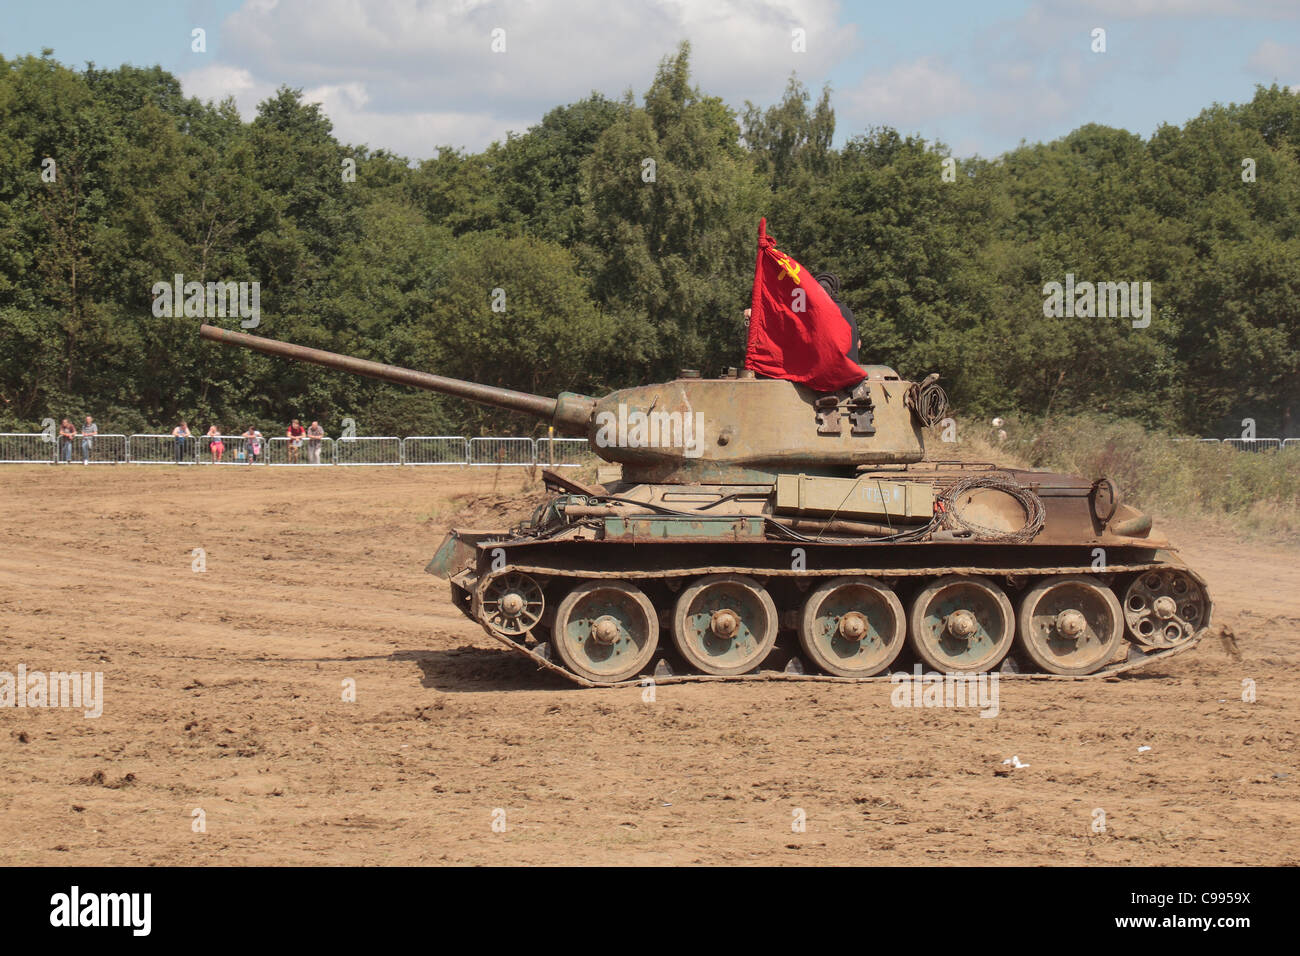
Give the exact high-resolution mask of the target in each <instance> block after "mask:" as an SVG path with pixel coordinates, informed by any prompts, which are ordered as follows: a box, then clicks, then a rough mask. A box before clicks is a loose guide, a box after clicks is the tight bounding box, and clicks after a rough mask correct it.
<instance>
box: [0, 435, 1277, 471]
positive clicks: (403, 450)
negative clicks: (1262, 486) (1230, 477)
mask: <svg viewBox="0 0 1300 956" xmlns="http://www.w3.org/2000/svg"><path fill="white" fill-rule="evenodd" d="M215 438H220V439H221V443H222V450H221V458H220V460H216V457H215V455H214V454H213V451H212V444H213V441H214V440H215ZM1272 440H1273V441H1276V439H1272ZM83 441H85V439H82V438H81V437H80V436H78V437H77V438H74V439H72V442H71V445H70V446H69V448H68V457H67V460H70V461H72V462H79V461H82V460H83V458H84V456H83V449H82V442H83ZM1289 441H1295V442H1296V443H1297V444H1300V439H1289ZM89 442H90V445H89V449H88V450H89V463H90V464H109V463H117V462H124V463H125V462H131V463H134V464H140V465H194V464H205V465H211V464H221V465H256V464H266V465H282V466H284V465H294V466H303V467H306V466H314V465H483V466H492V465H496V466H503V467H512V466H523V467H528V466H530V465H538V464H539V465H544V466H553V467H556V468H573V467H577V466H579V465H584V464H588V463H590V462H593V461H595V460H596V456H595V455H594V454H593V453H592V451H591V447H590V445H589V444H588V442H587V439H585V438H539V439H537V440H536V441H534V440H533V439H531V438H506V437H489V438H464V437H462V436H459V435H416V436H412V437H410V438H395V437H362V438H339V439H333V438H323V439H321V440H320V445H319V449H320V450H319V453H317V451H316V448H315V447H314V446H313V444H312V442H311V440H310V439H307V438H304V439H303V440H302V443H301V445H299V446H298V447H297V448H294V447H292V445H291V443H290V439H288V438H281V437H279V436H277V437H274V438H269V439H263V440H262V443H261V446H260V450H259V452H258V453H257V454H254V453H253V448H252V442H251V440H249V439H246V438H244V436H243V435H220V436H211V437H210V436H208V435H192V436H190V437H189V438H183V439H181V440H180V442H181V443H180V447H179V449H178V447H177V440H176V438H175V437H173V436H172V435H130V436H127V435H98V436H96V437H94V438H92V439H89ZM64 446H65V443H64V442H63V440H62V439H61V438H58V437H57V436H56V437H55V438H54V440H52V441H51V440H50V437H49V436H48V435H46V434H45V433H42V432H4V433H0V464H53V463H54V462H56V461H58V460H61V459H64V454H63V451H64Z"/></svg>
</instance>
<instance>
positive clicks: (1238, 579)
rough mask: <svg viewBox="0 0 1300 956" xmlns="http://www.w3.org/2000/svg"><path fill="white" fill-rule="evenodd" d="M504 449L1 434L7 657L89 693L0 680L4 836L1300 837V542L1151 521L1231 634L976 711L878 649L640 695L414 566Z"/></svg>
mask: <svg viewBox="0 0 1300 956" xmlns="http://www.w3.org/2000/svg"><path fill="white" fill-rule="evenodd" d="M525 480H526V479H523V478H521V476H520V473H519V472H518V471H513V472H511V471H507V472H504V473H496V472H495V471H494V470H490V469H454V470H453V469H448V470H443V469H432V468H430V469H407V468H403V469H384V468H330V469H323V470H321V471H303V470H290V469H265V468H259V469H246V468H245V469H241V468H238V467H228V468H211V467H202V468H188V469H177V468H173V467H170V466H160V467H154V468H150V467H147V466H100V467H94V466H92V467H89V468H86V467H81V466H76V465H74V466H71V467H59V468H50V467H26V466H0V507H2V508H3V513H4V514H5V516H6V518H5V520H4V522H3V523H2V524H0V671H9V672H16V670H17V667H18V665H19V664H20V663H22V664H25V665H26V667H27V669H28V671H29V672H33V671H38V670H44V671H66V670H73V669H76V670H82V671H102V672H103V675H104V697H105V703H104V710H103V715H102V716H101V717H99V718H97V719H88V718H86V717H84V716H83V714H82V712H81V711H79V710H70V709H51V708H46V709H34V708H25V709H17V708H0V760H2V761H3V766H4V768H5V773H4V777H3V779H2V780H0V862H3V863H6V864H68V865H72V864H92V865H99V864H183V865H192V864H325V863H329V864H423V863H435V864H436V863H469V864H476V863H489V864H532V865H536V864H559V863H597V864H669V863H674V864H689V863H709V864H719V863H764V864H772V863H778V864H779V863H794V864H917V863H921V864H990V863H992V864H1001V863H1009V864H1010V863H1014V864H1049V865H1050V864H1078V863H1111V864H1130V863H1131V864H1293V865H1294V864H1297V863H1300V839H1298V838H1297V837H1296V833H1297V832H1300V800H1297V783H1298V782H1300V767H1297V765H1296V764H1297V760H1296V752H1295V745H1296V736H1297V726H1298V725H1300V677H1298V676H1297V673H1298V669H1297V662H1298V659H1300V640H1297V634H1296V630H1297V625H1300V549H1296V548H1290V547H1282V546H1277V545H1272V544H1268V543H1254V542H1243V541H1240V540H1235V539H1233V538H1231V537H1227V536H1224V535H1223V534H1221V533H1212V532H1207V531H1205V530H1204V529H1202V528H1198V527H1196V526H1192V525H1190V524H1174V525H1172V526H1167V528H1166V530H1167V531H1168V532H1169V533H1170V535H1171V536H1173V537H1174V540H1175V542H1176V543H1177V544H1178V545H1180V546H1181V547H1182V549H1183V550H1184V552H1185V554H1186V555H1187V557H1188V558H1189V560H1190V561H1191V563H1192V564H1193V566H1194V567H1196V568H1198V569H1199V570H1200V571H1201V572H1202V574H1204V575H1205V577H1206V578H1207V579H1208V581H1209V582H1210V586H1211V593H1212V596H1213V598H1214V599H1215V601H1216V620H1217V621H1220V622H1226V623H1228V624H1230V625H1231V626H1232V628H1233V629H1234V630H1235V631H1236V634H1237V641H1238V644H1239V647H1240V652H1241V656H1242V659H1241V660H1240V661H1239V662H1238V661H1235V660H1234V659H1233V658H1232V657H1231V656H1229V654H1228V653H1227V651H1226V650H1225V649H1224V647H1223V646H1222V645H1221V644H1220V642H1219V641H1218V640H1207V641H1206V642H1203V643H1202V645H1201V646H1200V647H1198V648H1196V649H1195V650H1193V651H1191V652H1190V653H1188V654H1186V655H1184V656H1183V657H1181V658H1177V659H1175V660H1173V661H1170V662H1167V663H1165V664H1163V665H1157V668H1156V670H1155V671H1153V672H1147V673H1142V674H1140V675H1136V676H1127V677H1121V678H1114V679H1109V680H1105V681H1096V682H1090V683H1058V682H1038V681H1004V682H1003V683H1002V684H1001V687H1000V707H1001V712H1000V714H999V715H998V716H997V717H995V718H992V719H982V718H981V717H979V716H978V714H977V713H976V712H975V711H974V710H970V709H942V708H941V709H931V710H924V709H904V708H896V707H893V706H891V703H890V691H891V687H890V685H888V684H873V685H831V684H820V685H819V684H811V683H798V684H778V683H744V684H731V685H718V684H702V685H694V686H690V685H687V686H665V687H659V688H658V689H657V694H656V699H655V701H654V702H652V703H650V702H646V701H645V700H643V692H642V691H641V690H640V689H639V688H627V689H619V690H607V691H602V690H581V689H576V688H572V687H571V686H569V685H567V684H565V683H564V682H563V681H562V680H561V679H559V678H557V677H555V676H553V675H548V674H543V673H538V672H536V671H535V670H534V669H533V668H532V666H531V665H530V664H528V663H527V662H526V661H524V660H523V659H522V658H519V657H516V656H514V655H512V654H510V653H509V652H508V651H506V650H504V649H503V648H501V647H500V645H498V644H496V643H495V642H494V641H492V640H491V639H490V638H488V637H487V636H486V635H485V634H484V633H483V632H482V631H481V630H480V629H479V628H478V627H477V626H475V625H473V624H471V623H470V622H469V621H468V620H466V619H464V618H463V617H461V616H460V615H459V613H457V612H454V611H453V610H452V609H451V607H450V606H449V603H448V601H447V589H446V584H445V582H443V581H440V580H438V579H435V578H433V577H431V576H429V575H426V574H424V573H423V568H424V565H425V563H426V562H427V561H428V559H429V557H430V556H431V555H432V554H433V551H434V549H435V548H436V546H437V544H438V542H439V540H440V539H441V537H442V534H443V531H444V530H445V528H446V527H447V526H448V525H449V524H450V523H452V522H453V521H454V520H458V515H457V511H458V509H459V510H464V509H465V504H464V502H463V501H461V500H458V499H457V496H458V495H463V494H465V493H477V494H479V495H490V494H493V493H501V492H503V491H511V490H513V489H516V488H520V487H521V485H522V484H523V482H524V481H525ZM473 508H474V506H473V505H471V506H470V510H473ZM481 510H482V509H481V508H480V511H481ZM482 517H483V516H482V515H481V514H476V515H475V518H476V520H480V521H481V519H482ZM196 548H202V549H204V552H205V560H206V571H204V572H203V573H196V571H195V570H193V565H194V563H195V561H196V556H195V553H194V549H196ZM348 679H350V680H353V681H355V686H356V700H355V702H354V703H349V702H345V701H344V700H343V699H342V698H343V682H344V681H345V680H348ZM1244 679H1250V680H1253V681H1254V682H1255V686H1256V694H1257V700H1256V701H1255V702H1253V703H1247V702H1244V701H1243V700H1242V696H1243V680H1244ZM1141 747H1149V748H1150V749H1149V750H1146V751H1143V752H1139V748H1141ZM1012 756H1016V757H1019V760H1020V762H1021V763H1024V764H1028V766H1027V767H1023V768H1021V769H1015V770H1010V771H1009V770H1008V768H1007V767H1005V766H1004V765H1003V763H1002V761H1003V760H1005V759H1008V758H1011V757H1012ZM196 810H198V811H202V816H201V818H200V817H196V816H195V811H196ZM799 810H802V811H803V813H804V815H805V817H806V829H805V830H804V831H803V832H799V831H797V830H796V829H795V827H794V826H793V824H794V823H795V822H796V813H797V811H799ZM502 811H503V812H502ZM1098 811H1100V812H1101V813H1103V814H1104V823H1105V832H1104V833H1100V832H1095V829H1094V828H1095V826H1096V824H1097V823H1098V822H1099V821H1100V820H1101V819H1102V817H1100V816H1099V815H1098ZM200 819H201V821H202V823H203V827H202V831H203V832H196V829H200V828H199V827H198V821H199V820H200ZM494 821H496V822H497V823H498V826H497V828H496V829H494V827H493V823H494ZM501 823H504V831H503V832H499V831H500V829H501V827H500V824H501Z"/></svg>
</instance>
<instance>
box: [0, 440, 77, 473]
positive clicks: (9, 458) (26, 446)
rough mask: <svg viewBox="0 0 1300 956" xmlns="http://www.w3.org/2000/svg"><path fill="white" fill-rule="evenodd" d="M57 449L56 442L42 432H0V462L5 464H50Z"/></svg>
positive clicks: (52, 462)
mask: <svg viewBox="0 0 1300 956" xmlns="http://www.w3.org/2000/svg"><path fill="white" fill-rule="evenodd" d="M58 450H59V445H58V442H57V441H50V436H49V435H46V434H45V433H44V432H36V433H35V434H31V433H25V432H0V463H3V464H6V465H26V464H46V465H52V464H54V462H55V456H56V455H57V454H58ZM73 450H74V451H75V450H76V449H75V447H73Z"/></svg>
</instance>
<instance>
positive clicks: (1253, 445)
mask: <svg viewBox="0 0 1300 956" xmlns="http://www.w3.org/2000/svg"><path fill="white" fill-rule="evenodd" d="M1223 444H1225V445H1227V446H1228V447H1229V448H1235V449H1237V451H1277V450H1278V449H1280V448H1281V447H1282V439H1280V438H1225V439H1224V440H1223Z"/></svg>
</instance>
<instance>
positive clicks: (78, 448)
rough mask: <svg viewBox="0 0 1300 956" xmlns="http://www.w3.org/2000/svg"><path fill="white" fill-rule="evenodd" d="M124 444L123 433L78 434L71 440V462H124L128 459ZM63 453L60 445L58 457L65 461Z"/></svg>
mask: <svg viewBox="0 0 1300 956" xmlns="http://www.w3.org/2000/svg"><path fill="white" fill-rule="evenodd" d="M60 444H62V442H61V443H60ZM126 444H127V442H126V436H125V435H95V436H93V437H90V438H83V437H81V436H80V435H78V436H77V437H76V438H74V439H73V440H72V462H73V464H76V463H77V462H82V463H84V464H87V465H118V464H124V463H125V462H127V461H128V460H129V459H128V458H127V456H126ZM65 454H66V452H65V450H64V449H63V448H62V447H60V449H59V457H60V458H61V459H63V460H65V461H66V460H67V459H66V458H64V455H65Z"/></svg>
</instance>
